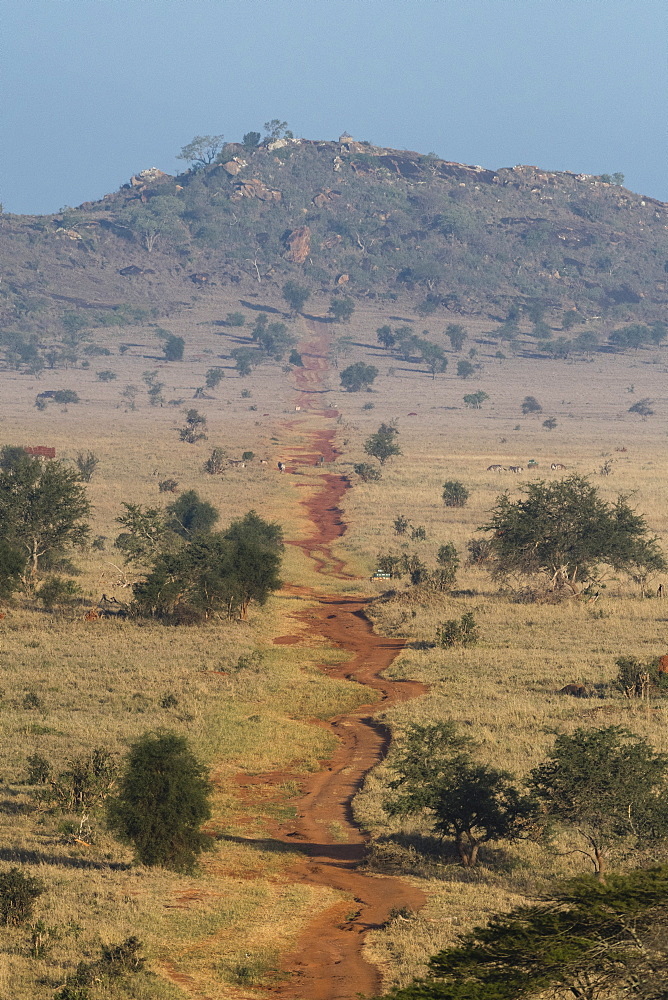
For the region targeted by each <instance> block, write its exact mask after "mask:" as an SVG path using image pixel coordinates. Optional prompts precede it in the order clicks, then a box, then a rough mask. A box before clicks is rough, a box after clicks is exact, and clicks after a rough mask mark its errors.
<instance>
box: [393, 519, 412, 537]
mask: <svg viewBox="0 0 668 1000" xmlns="http://www.w3.org/2000/svg"><path fill="white" fill-rule="evenodd" d="M409 525H410V521H409V520H408V518H407V517H404V515H403V514H399V517H397V518H395V519H394V531H395V533H396V534H397V535H405V534H406V531H407V530H408V527H409Z"/></svg>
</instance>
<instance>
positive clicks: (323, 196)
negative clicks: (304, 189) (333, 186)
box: [313, 188, 341, 208]
mask: <svg viewBox="0 0 668 1000" xmlns="http://www.w3.org/2000/svg"><path fill="white" fill-rule="evenodd" d="M340 197H341V194H340V193H339V192H338V191H330V189H329V188H324V189H323V190H322V191H320V192H319V194H317V195H316V196H315V198H314V199H313V204H314V205H315V206H316V208H324V207H325V206H326V205H331V204H332V202H334V201H338V199H339V198H340Z"/></svg>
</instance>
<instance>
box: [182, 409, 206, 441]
mask: <svg viewBox="0 0 668 1000" xmlns="http://www.w3.org/2000/svg"><path fill="white" fill-rule="evenodd" d="M205 428H206V417H204V416H202V414H201V413H198V412H197V410H195V409H190V410H187V411H186V426H185V427H181V428H180V430H179V437H180V438H181V440H182V441H186V442H187V443H188V444H197V442H198V441H206V437H207V436H206V433H205Z"/></svg>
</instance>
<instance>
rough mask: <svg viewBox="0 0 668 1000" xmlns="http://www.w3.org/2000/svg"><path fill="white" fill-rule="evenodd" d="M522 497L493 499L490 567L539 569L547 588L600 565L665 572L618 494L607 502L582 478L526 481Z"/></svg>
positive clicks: (642, 526)
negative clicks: (550, 481) (545, 578)
mask: <svg viewBox="0 0 668 1000" xmlns="http://www.w3.org/2000/svg"><path fill="white" fill-rule="evenodd" d="M523 492H524V497H523V498H522V499H519V500H511V498H510V497H509V496H508V494H503V495H502V496H500V497H498V498H497V503H496V507H494V509H493V510H492V516H491V518H490V520H489V522H488V523H487V524H486V525H484V527H483V529H482V530H485V531H491V532H492V537H491V539H490V549H491V555H492V560H493V566H494V571H495V572H496V573H497V574H499V575H509V574H535V573H544V574H546V575H547V576H548V577H549V578H550V582H551V586H552V587H554V588H557V587H560V586H564V585H567V586H570V587H574V586H575V585H576V584H578V583H582V582H585V581H586V580H588V579H595V578H596V574H597V570H598V568H599V567H600V566H601V565H602V564H606V565H609V566H611V567H612V568H613V569H616V570H626V571H628V572H634V571H636V570H637V569H638V568H640V569H641V570H643V571H645V572H649V571H654V570H664V569H665V568H666V561H665V559H664V557H663V554H662V552H661V550H660V548H659V546H658V542H657V540H656V538H654V537H651V536H650V535H649V529H648V527H647V524H646V522H645V519H644V517H643V516H642V515H641V514H638V513H636V512H635V511H634V510H633V509H632V508H631V507H630V506H629V503H628V497H626V496H624V495H623V494H620V495H619V496H618V497H617V499H616V501H615V502H614V503H608V502H607V501H605V500H603V499H602V498H601V496H600V495H599V492H598V490H597V489H596V488H595V487H594V486H592V485H591V483H590V482H589V481H588V480H587V479H585V478H584V477H583V476H578V475H572V476H568V477H567V478H565V479H562V480H560V481H558V482H554V483H547V482H544V481H543V482H536V483H526V484H525V485H524V487H523Z"/></svg>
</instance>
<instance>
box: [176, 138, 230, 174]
mask: <svg viewBox="0 0 668 1000" xmlns="http://www.w3.org/2000/svg"><path fill="white" fill-rule="evenodd" d="M224 145H225V136H224V135H196V136H195V137H194V139H192V140H191V141H190V142H189V143H188V144H187V146H184V147H183V148H182V149H181V152H180V153H179V154H178V155H177V157H176V159H177V160H187V162H188V163H190V164H192V166H193V167H194V168H196V169H197V168H198V167H206V166H208V164H209V163H213V162H214V160H215V159H216V158H217V157H218V154H219V153H220V152H221V150H222V149H223V146H224Z"/></svg>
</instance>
